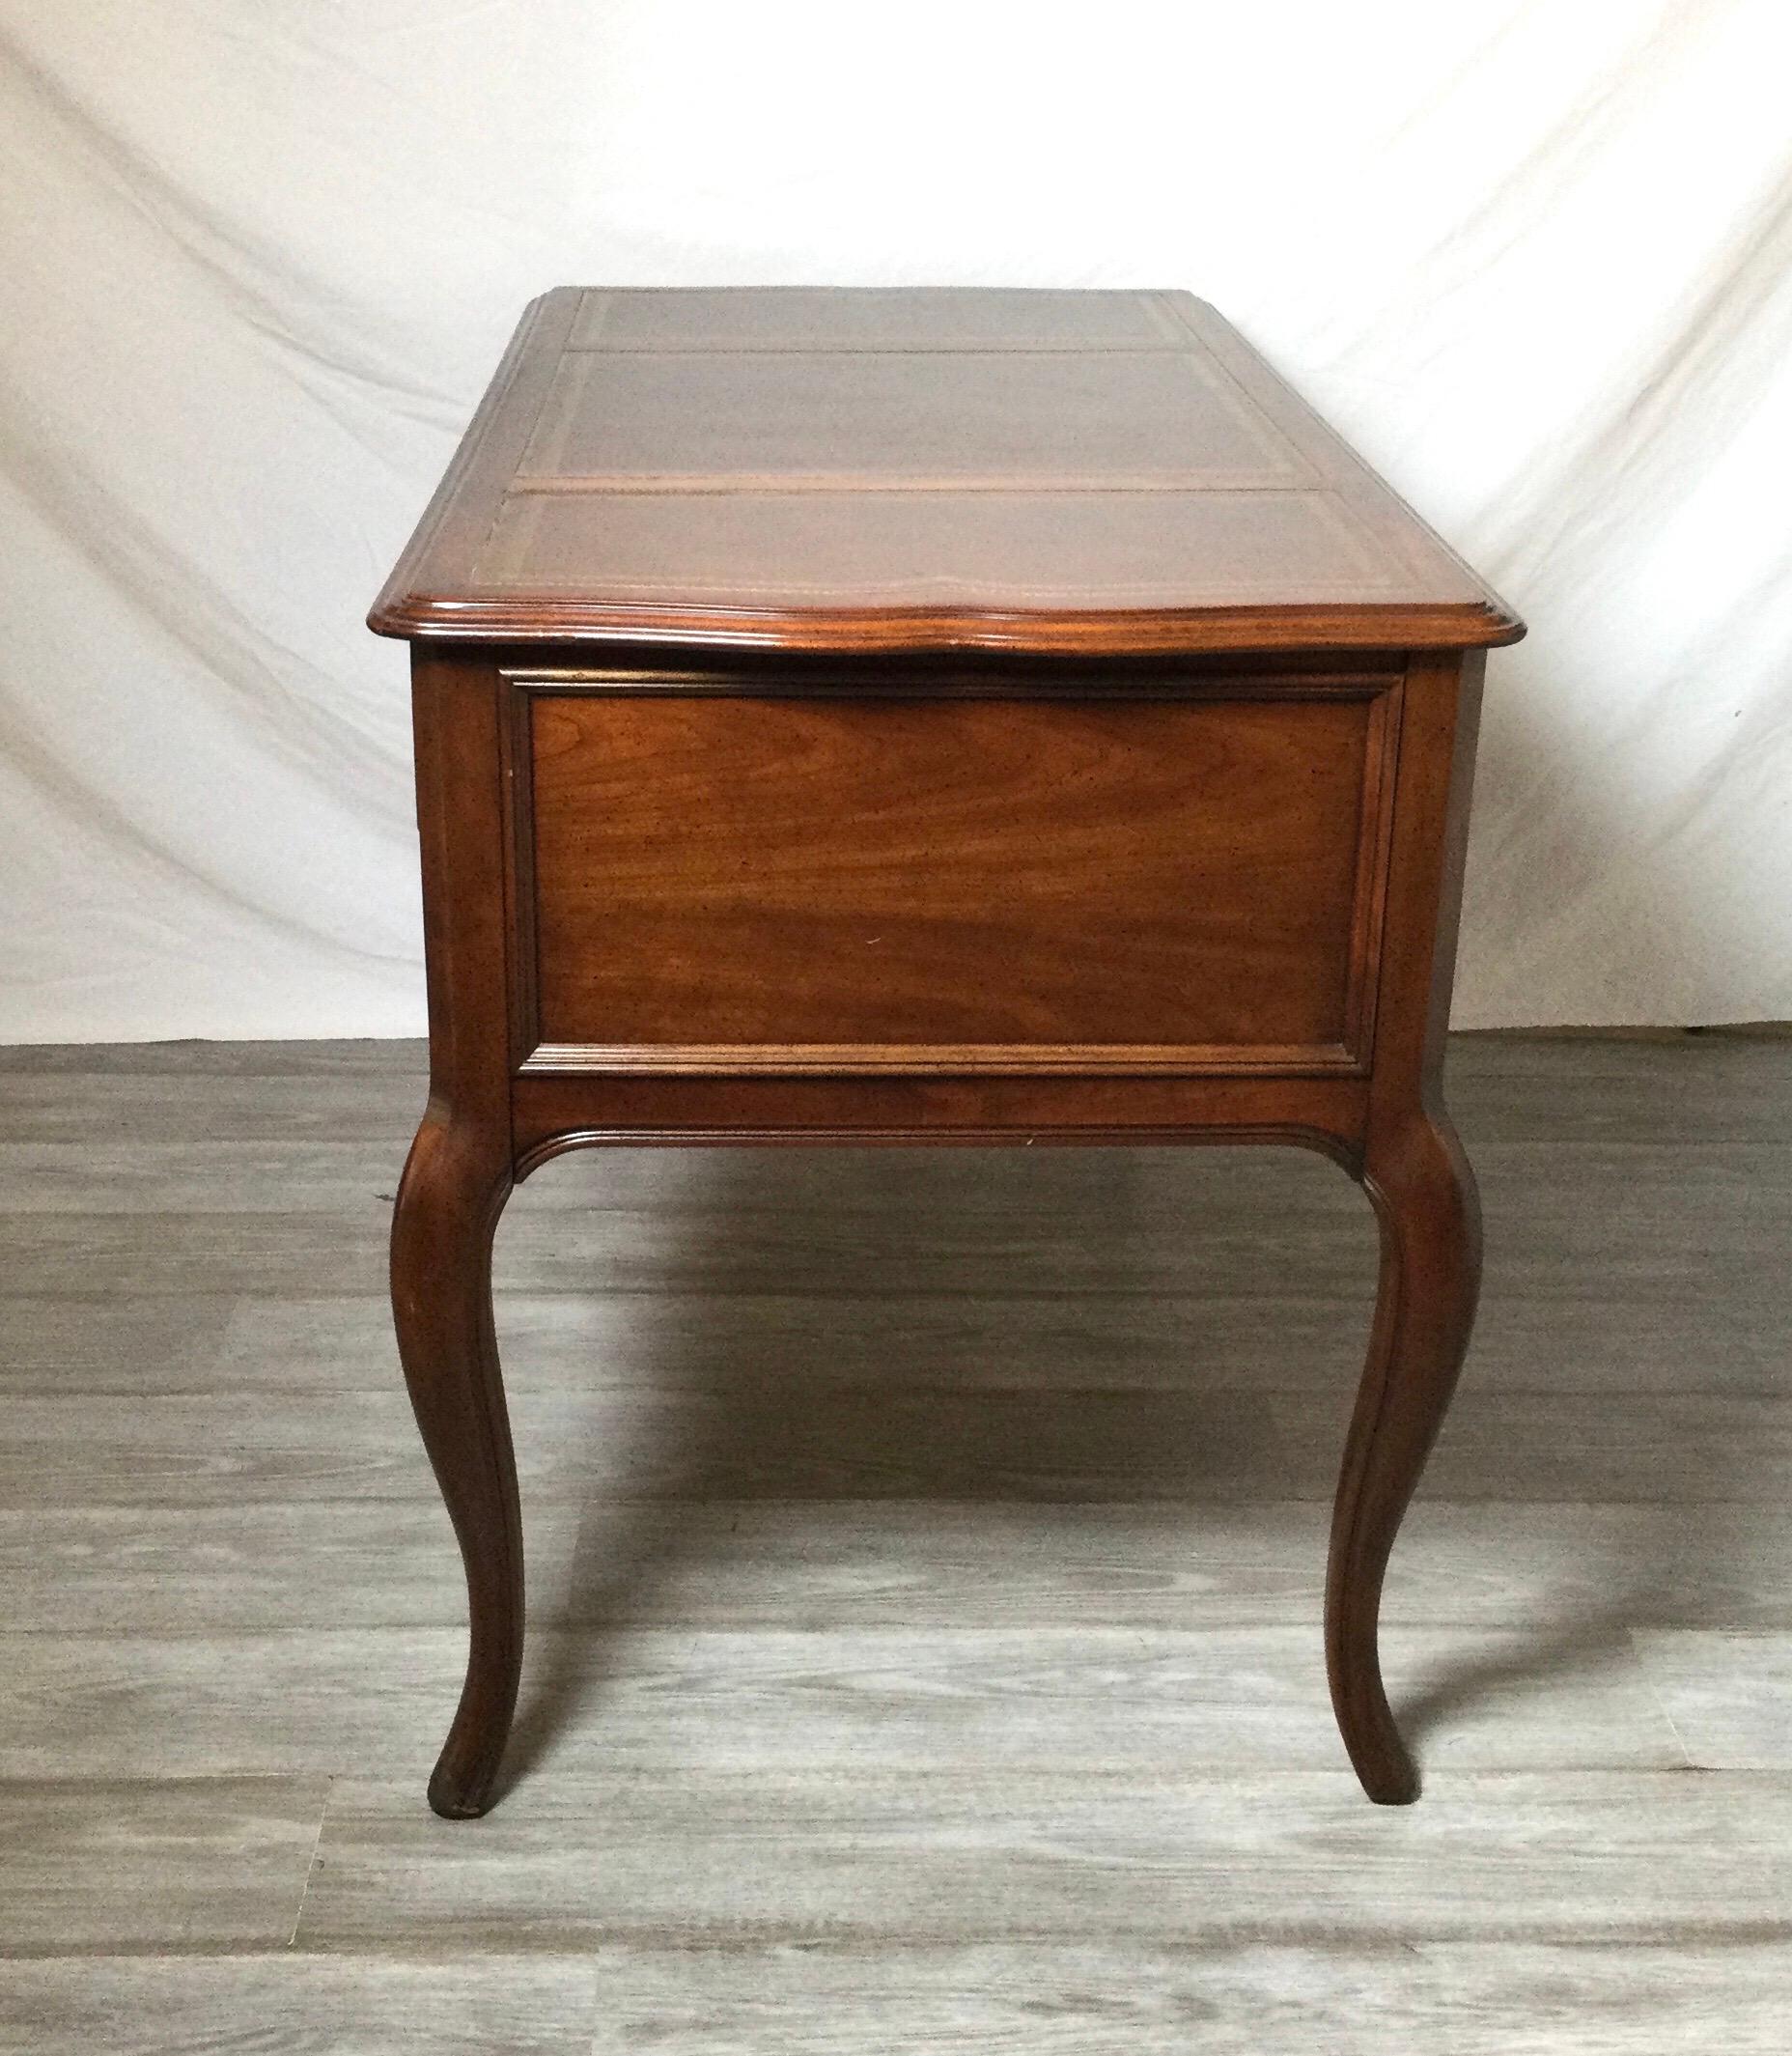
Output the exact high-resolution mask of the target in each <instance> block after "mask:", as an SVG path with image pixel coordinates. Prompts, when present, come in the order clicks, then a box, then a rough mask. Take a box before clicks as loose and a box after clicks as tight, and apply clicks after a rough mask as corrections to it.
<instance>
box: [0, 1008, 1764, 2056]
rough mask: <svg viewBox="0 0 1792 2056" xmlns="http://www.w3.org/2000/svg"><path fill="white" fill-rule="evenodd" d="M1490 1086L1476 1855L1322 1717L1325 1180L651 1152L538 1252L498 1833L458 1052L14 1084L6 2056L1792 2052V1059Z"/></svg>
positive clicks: (9, 1083) (535, 1191)
mask: <svg viewBox="0 0 1792 2056" xmlns="http://www.w3.org/2000/svg"><path fill="white" fill-rule="evenodd" d="M1446 1077H1447V1084H1448V1087H1449V1094H1450V1100H1451V1104H1452V1105H1453V1107H1454V1108H1455V1110H1456V1112H1457V1116H1458V1119H1459V1121H1460V1123H1461V1125H1462V1130H1463V1133H1464V1136H1465V1137H1466V1138H1467V1140H1468V1142H1469V1145H1470V1152H1471V1154H1472V1155H1473V1157H1474V1160H1475V1163H1476V1166H1477V1169H1478V1170H1479V1172H1480V1178H1481V1185H1482V1191H1483V1197H1484V1200H1485V1204H1486V1209H1487V1226H1488V1274H1487V1290H1486V1293H1485V1298H1484V1305H1483V1309H1482V1312H1481V1315H1480V1318H1479V1320H1478V1322H1477V1324H1476V1330H1475V1337H1474V1342H1473V1347H1472V1350H1471V1353H1470V1360H1469V1363H1468V1366H1467V1367H1466V1369H1465V1372H1464V1376H1463V1383H1462V1389H1461V1391H1460V1393H1459V1394H1458V1396H1457V1398H1456V1400H1455V1402H1454V1404H1453V1405H1452V1407H1451V1410H1450V1416H1449V1419H1448V1421H1447V1422H1446V1424H1445V1426H1444V1429H1443V1433H1442V1438H1441V1441H1440V1444H1439V1447H1438V1450H1437V1452H1436V1455H1435V1456H1434V1458H1433V1461H1432V1463H1431V1466H1430V1468H1429V1469H1428V1471H1427V1473H1426V1478H1425V1482H1424V1486H1423V1489H1422V1491H1421V1494H1420V1497H1419V1499H1418V1501H1417V1503H1416V1504H1415V1506H1414V1509H1413V1513H1412V1516H1411V1519H1410V1522H1409V1525H1408V1532H1407V1535H1406V1538H1405V1540H1404V1542H1403V1544H1402V1546H1401V1550H1400V1553H1399V1556H1398V1557H1397V1559H1396V1563H1395V1574H1394V1575H1393V1576H1391V1577H1390V1578H1389V1581H1388V1588H1387V1619H1386V1627H1385V1629H1384V1637H1385V1641H1386V1659H1387V1663H1388V1668H1389V1676H1390V1679H1391V1680H1392V1681H1393V1682H1394V1684H1395V1687H1396V1690H1397V1695H1398V1697H1397V1704H1399V1705H1400V1707H1401V1708H1402V1711H1403V1718H1404V1719H1405V1720H1406V1722H1407V1723H1408V1724H1409V1725H1410V1726H1411V1728H1412V1732H1414V1736H1415V1738H1416V1739H1417V1741H1418V1743H1419V1745H1420V1747H1421V1749H1422V1751H1423V1754H1424V1757H1425V1759H1426V1762H1427V1766H1428V1770H1427V1789H1426V1794H1425V1799H1424V1802H1423V1804H1422V1805H1420V1806H1417V1807H1414V1808H1410V1809H1407V1810H1405V1811H1404V1812H1400V1813H1392V1814H1390V1813H1386V1812H1380V1811H1372V1810H1371V1809H1369V1808H1367V1807H1365V1806H1364V1805H1363V1804H1362V1803H1361V1800H1360V1796H1359V1794H1358V1788H1357V1784H1356V1781H1355V1779H1354V1778H1353V1777H1352V1775H1351V1773H1350V1771H1349V1769H1348V1767H1347V1765H1346V1761H1345V1758H1344V1755H1343V1752H1342V1750H1341V1748H1340V1746H1339V1743H1338V1740H1337V1737H1336V1734H1335V1732H1334V1731H1333V1728H1332V1724H1331V1717H1330V1707H1329V1705H1328V1702H1327V1697H1326V1691H1325V1684H1324V1676H1323V1672H1322V1669H1321V1667H1320V1665H1319V1664H1318V1662H1317V1661H1316V1652H1315V1647H1314V1645H1315V1642H1316V1639H1317V1631H1318V1621H1319V1615H1320V1609H1321V1604H1322V1591H1321V1576H1322V1571H1323V1563H1324V1550H1325V1529H1326V1519H1327V1507H1326V1502H1327V1500H1328V1498H1329V1497H1330V1491H1331V1486H1332V1482H1333V1479H1334V1477H1335V1473H1336V1468H1337V1437H1338V1432H1339V1428H1340V1424H1341V1401H1342V1398H1343V1395H1344V1394H1345V1392H1346V1391H1347V1389H1348V1387H1349V1385H1350V1383H1351V1381H1352V1378H1353V1374H1354V1369H1355V1365H1354V1361H1353V1360H1354V1359H1355V1357H1356V1356H1357V1355H1358V1353H1359V1351H1360V1347H1361V1344H1362V1340H1363V1337H1364V1334H1365V1331H1366V1329H1367V1326H1368V1320H1369V1302H1370V1298H1371V1296H1372V1291H1373V1285H1374V1259H1373V1250H1372V1245H1373V1241H1374V1228H1373V1225H1372V1222H1371V1219H1370V1216H1369V1213H1368V1210H1367V1209H1366V1208H1365V1206H1364V1205H1363V1203H1362V1200H1361V1197H1360V1195H1359V1194H1358V1191H1357V1190H1356V1188H1355V1187H1354V1186H1352V1185H1351V1184H1349V1183H1348V1182H1347V1181H1346V1180H1345V1179H1343V1178H1341V1177H1339V1176H1337V1174H1336V1173H1335V1171H1333V1170H1332V1169H1330V1167H1329V1166H1327V1165H1325V1164H1324V1163H1322V1162H1321V1161H1319V1160H1318V1159H1316V1158H1313V1157H1310V1156H1306V1155H1302V1154H1301V1153H1298V1152H1295V1151H1291V1150H1270V1149H1258V1150H1250V1151H1240V1150H1224V1151H1199V1150H1168V1149H1105V1150H1054V1151H1048V1150H1037V1149H1036V1150H1006V1151H996V1150H987V1151H978V1150H969V1151H966V1150H912V1151H905V1150H882V1151H880V1152H876V1153H872V1152H863V1151H853V1150H824V1149H787V1150H782V1151H775V1152H774V1151H750V1150H731V1151H704V1150H686V1151H667V1150H658V1151H655V1150H611V1151H603V1152H592V1153H589V1154H586V1155H574V1156H571V1157H569V1158H566V1159H564V1160H562V1161H560V1162H558V1163H556V1164H555V1165H554V1166H553V1167H551V1168H550V1169H547V1170H546V1171H544V1172H543V1173H542V1174H541V1175H539V1176H537V1177H533V1178H531V1179H530V1180H529V1181H528V1182H527V1183H526V1184H525V1185H523V1186H522V1187H521V1188H520V1189H519V1190H518V1193H517V1195H516V1196H515V1197H514V1199H513V1200H512V1202H511V1205H510V1206H509V1208H508V1210H507V1213H506V1216H505V1221H504V1225H503V1228H502V1231H501V1233H500V1235H499V1238H498V1244H497V1250H496V1256H495V1266H494V1282H495V1298H496V1309H497V1329H498V1334H499V1336H500V1338H501V1339H502V1342H503V1346H504V1351H505V1357H506V1368H507V1373H508V1381H509V1384H510V1387H511V1392H512V1398H513V1405H514V1411H515V1417H516V1429H517V1460H518V1467H519V1470H520V1473H521V1477H522V1481H523V1485H524V1489H525V1492H526V1495H527V1501H528V1506H529V1541H530V1565H529V1569H530V1580H531V1587H530V1599H531V1619H530V1630H531V1645H530V1656H529V1660H528V1665H527V1668H526V1670H525V1674H524V1678H523V1687H522V1696H521V1701H520V1704H519V1708H518V1730H517V1743H516V1751H515V1755H514V1757H513V1760H512V1765H511V1768H510V1770H509V1771H507V1775H509V1776H513V1777H514V1778H515V1783H514V1788H513V1789H512V1790H511V1792H510V1794H509V1796H508V1797H507V1798H506V1799H505V1801H504V1804H503V1805H502V1807H501V1808H500V1809H498V1810H497V1811H496V1812H495V1813H493V1814H492V1815H491V1816H490V1817H489V1818H488V1820H487V1821H486V1822H485V1823H483V1824H482V1825H481V1826H480V1827H479V1828H477V1829H476V1830H465V1829H462V1828H461V1827H459V1826H452V1825H449V1824H446V1823H442V1822H438V1821H436V1820H435V1819H434V1818H433V1817H431V1816H430V1815H429V1814H428V1813H426V1812H425V1811H424V1809H423V1807H422V1806H421V1804H420V1801H419V1797H418V1786H419V1782H420V1777H421V1773H422V1771H423V1770H424V1769H425V1768H427V1765H428V1763H429V1761H430V1760H431V1758H432V1756H433V1754H434V1750H435V1748H436V1745H437V1744H438V1743H439V1741H440V1738H441V1727H442V1720H443V1716H444V1713H445V1711H446V1708H447V1704H448V1703H449V1702H450V1701H451V1699H452V1694H453V1692H454V1690H455V1688H456V1686H457V1685H458V1683H459V1680H460V1676H461V1672H462V1664H463V1661H464V1656H465V1646H464V1623H463V1607H464V1600H463V1596H462V1592H461V1591H460V1590H459V1587H458V1581H456V1580H455V1579H453V1578H451V1577H450V1576H448V1575H445V1572H446V1570H447V1568H448V1559H449V1555H450V1553H451V1551H452V1543H451V1541H450V1540H449V1537H448V1531H447V1525H446V1523H445V1522H444V1520H443V1518H442V1514H441V1508H440V1506H439V1503H438V1500H437V1494H436V1490H435V1486H434V1482H433V1480H432V1478H431V1475H430V1472H429V1468H428V1466H427V1464H426V1463H425V1461H424V1458H423V1452H422V1451H421V1450H420V1449H419V1448H418V1447H417V1439H416V1431H415V1428H414V1426H413V1424H412V1422H411V1419H410V1414H409V1410H408V1408H407V1406H406V1400H405V1394H404V1391H403V1386H402V1382H401V1379H400V1375H399V1369H398V1364H397V1360H396V1356H395V1353H394V1347H393V1338H392V1332H391V1321H390V1314H389V1310H388V1306H387V1302H386V1298H385V1294H384V1289H383V1277H382V1272H383V1262H382V1255H381V1251H380V1235H381V1231H382V1228H383V1225H384V1224H385V1222H386V1220H387V1219H388V1217H389V1214H390V1210H391V1195H392V1191H393V1186H392V1166H393V1164H394V1163H395V1162H396V1161H397V1158H398V1155H399V1154H400V1153H401V1152H402V1150H403V1148H404V1145H405V1141H406V1138H407V1137H408V1135H409V1133H410V1131H411V1129H412V1128H413V1126H414V1125H415V1121H416V1116H417V1111H418V1108H419V1106H420V1104H421V1102H422V1100H423V1098H424V1094H425V1092H426V1090H427V1084H428V1057H427V1053H426V1051H425V1050H424V1048H423V1047H422V1045H421V1044H420V1043H416V1042H410V1043H370V1042H363V1043H358V1044H355V1043H339V1044H320V1043H305V1042H283V1043H261V1044H239V1045H221V1044H217V1043H192V1042H188V1043H174V1044H140V1045H136V1046H132V1047H129V1048H121V1047H110V1048H107V1047H94V1046H84V1047H79V1048H75V1047H66V1048H58V1049H43V1050H32V1051H26V1050H0V1169H4V1171H5V1173H6V1176H5V1179H4V1182H3V1183H0V1211H4V1214H5V1220H4V1224H3V1225H0V1332H3V1333H4V1336H5V1346H4V1347H3V1348H0V1393H3V1394H4V1396H5V1403H6V1409H7V1431H6V1433H5V1435H4V1436H0V1586H4V1589H5V1592H6V1604H5V1608H4V1619H0V1821H4V1826H5V1834H4V1836H3V1837H0V1956H3V1957H4V1961H0V2049H4V2050H6V2051H8V2052H17V2056H94V2052H95V2051H98V2050H111V2049H117V2048H121V2047H124V2048H130V2049H143V2050H150V2049H154V2050H157V2051H162V2050H169V2051H172V2050H182V2051H186V2050H193V2051H199V2050H205V2051H218V2052H222V2051H225V2050H233V2051H235V2050H240V2049H241V2048H243V2047H244V2046H245V2044H246V2045H248V2046H252V2047H254V2048H255V2049H257V2050H258V2051H266V2052H267V2056H318V2052H320V2051H322V2050H330V2051H338V2050H341V2051H347V2050H353V2051H354V2052H356V2056H421V2052H425V2051H428V2052H430V2056H441V2052H443V2051H447V2050H454V2051H456V2052H457V2056H459V2052H462V2051H465V2052H468V2056H471V2052H473V2051H478V2052H479V2056H494V2052H500V2051H501V2052H505V2056H510V2052H513V2051H515V2052H518V2056H522V2052H527V2056H547V2052H554V2056H591V2051H592V2050H593V2049H594V2048H595V2049H598V2050H603V2051H606V2052H607V2051H612V2050H618V2049H623V2048H627V2047H629V2046H630V2044H631V2043H639V2044H641V2045H651V2046H658V2047H659V2048H662V2049H668V2050H677V2051H678V2052H679V2056H686V2051H688V2052H690V2056H722V2052H724V2051H728V2052H730V2056H738V2052H739V2051H741V2050H742V2049H753V2050H761V2049H772V2048H776V2049H779V2050H784V2049H790V2050H798V2051H802V2052H803V2056H822V2052H824V2051H826V2052H828V2056H833V2052H838V2051H848V2052H853V2056H858V2052H861V2051H862V2052H864V2056H873V2052H876V2056H886V2052H888V2051H889V2050H891V2049H893V2048H900V2049H916V2050H920V2049H929V2050H931V2049H936V2048H946V2049H950V2048H953V2047H954V2046H955V2045H956V2046H958V2047H960V2048H963V2047H966V2046H968V2047H972V2048H977V2049H982V2048H984V2047H989V2048H993V2049H994V2048H1003V2047H1007V2048H1012V2049H1014V2050H1017V2051H1020V2050H1026V2051H1030V2050H1032V2049H1035V2048H1039V2047H1041V2046H1044V2047H1047V2048H1050V2047H1051V2046H1052V2045H1053V2044H1054V2043H1055V2044H1056V2045H1057V2046H1058V2048H1060V2049H1063V2050H1075V2051H1077V2052H1078V2056H1084V2052H1087V2056H1098V2052H1100V2056H1106V2052H1107V2051H1110V2050H1112V2049H1114V2048H1115V2047H1116V2045H1117V2043H1118V2042H1124V2044H1125V2046H1126V2047H1127V2048H1128V2049H1129V2050H1141V2051H1145V2052H1148V2056H1188V2052H1189V2051H1190V2045H1191V2042H1192V2044H1193V2046H1194V2047H1196V2048H1200V2049H1203V2050H1205V2049H1206V2048H1209V2047H1211V2048H1214V2049H1219V2050H1227V2051H1234V2052H1236V2056H1297V2052H1298V2056H1313V2052H1314V2051H1319V2050H1323V2051H1326V2052H1328V2056H1330V2052H1333V2051H1338V2052H1348V2056H1387V2051H1388V2050H1389V2049H1390V2048H1391V2047H1394V2046H1398V2047H1399V2048H1400V2049H1402V2050H1415V2051H1426V2052H1433V2051H1436V2052H1440V2056H1441V2052H1443V2051H1447V2052H1448V2056H1512V2052H1513V2051H1514V2050H1516V2049H1526V2050H1536V2051H1544V2050H1548V2051H1550V2052H1551V2056H1555V2052H1558V2051H1572V2052H1574V2056H1593V2052H1595V2051H1597V2052H1599V2056H1617V2052H1624V2056H1633V2052H1634V2056H1663V2052H1664V2051H1674V2052H1677V2056H1694V2052H1698V2056H1709V2052H1716V2051H1723V2052H1726V2056H1727V2052H1729V2051H1749V2052H1751V2056H1777V2052H1778V2051H1779V2050H1780V2049H1781V2047H1782V2046H1783V2043H1784V2041H1785V2025H1784V2023H1785V2019H1786V2016H1787V2014H1788V2011H1789V2010H1792V1950H1788V1946H1787V1942H1786V1940H1785V1934H1784V1930H1785V1926H1786V1915H1787V1909H1788V1907H1792V1854H1789V1853H1788V1852H1792V1499H1789V1498H1788V1495H1787V1492H1786V1489H1785V1481H1786V1477H1787V1469H1788V1463H1789V1461H1792V1375H1789V1374H1792V1293H1789V1292H1788V1291H1787V1289H1786V1281H1785V1252H1786V1250H1787V1248H1788V1247H1789V1246H1792V1043H1788V1042H1787V1041H1786V1040H1785V1039H1783V1038H1781V1039H1778V1040H1773V1039H1757V1038H1754V1037H1750V1036H1744V1035H1731V1034H1708V1035H1671V1036H1668V1035H1663V1036H1658V1037H1652V1038H1647V1039H1643V1038H1610V1037H1552V1036H1537V1035H1528V1036H1512V1035H1499V1036H1480V1035H1476V1036H1469V1037H1461V1036H1459V1037H1456V1038H1454V1039H1453V1041H1452V1045H1451V1049H1450V1053H1449V1059H1448V1066H1447V1073H1446ZM1690 1218H1691V1219H1695V1220H1696V1221H1697V1223H1698V1224H1699V1232H1698V1234H1697V1235H1695V1236H1694V1235H1689V1234H1688V1232H1687V1223H1688V1220H1689V1219H1690ZM1191 2023H1193V2025H1192V2027H1191Z"/></svg>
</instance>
